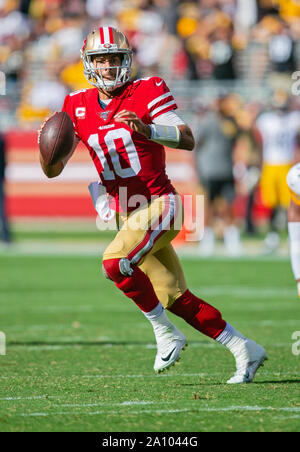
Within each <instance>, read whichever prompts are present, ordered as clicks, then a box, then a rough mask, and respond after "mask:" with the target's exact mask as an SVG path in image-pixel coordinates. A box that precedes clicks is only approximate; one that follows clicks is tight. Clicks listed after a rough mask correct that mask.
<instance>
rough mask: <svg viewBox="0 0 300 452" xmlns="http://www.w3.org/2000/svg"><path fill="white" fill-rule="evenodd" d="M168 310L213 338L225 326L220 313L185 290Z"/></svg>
mask: <svg viewBox="0 0 300 452" xmlns="http://www.w3.org/2000/svg"><path fill="white" fill-rule="evenodd" d="M168 309H169V311H171V312H173V314H176V315H178V316H179V317H181V318H183V319H184V320H185V321H186V322H187V323H189V324H190V325H192V326H193V327H194V328H196V330H199V331H201V333H203V334H205V335H206V336H209V337H211V338H213V339H215V338H216V337H218V336H219V334H220V333H222V331H223V330H224V328H225V326H226V322H225V320H223V319H222V316H221V313H220V312H219V311H218V310H217V309H215V308H214V307H213V306H211V305H210V304H208V303H206V302H205V301H204V300H201V298H198V297H196V296H195V295H193V294H192V293H191V292H190V291H189V290H186V291H185V292H184V294H183V295H181V297H179V298H177V300H176V301H175V302H174V303H173V304H172V306H171V307H170V308H168Z"/></svg>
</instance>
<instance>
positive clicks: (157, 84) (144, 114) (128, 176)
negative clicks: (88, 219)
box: [63, 77, 177, 211]
mask: <svg viewBox="0 0 300 452" xmlns="http://www.w3.org/2000/svg"><path fill="white" fill-rule="evenodd" d="M176 108H177V105H176V102H175V100H174V97H173V96H172V94H171V92H170V90H169V89H168V87H167V85H166V83H165V82H164V81H163V80H162V79H161V78H159V77H149V78H144V79H140V80H136V81H132V82H128V83H127V84H126V85H125V86H124V87H122V89H121V90H119V91H118V93H117V95H116V96H115V97H114V98H113V99H112V100H111V102H110V103H109V104H108V105H107V106H106V108H104V109H103V108H102V107H101V106H100V103H99V98H98V89H97V88H92V89H84V90H79V91H76V92H74V93H71V94H69V95H68V96H67V97H66V98H65V102H64V106H63V111H66V112H67V113H68V114H69V115H70V117H71V119H72V121H73V123H74V127H75V133H76V135H77V136H78V138H80V139H81V140H82V142H83V143H84V144H85V145H86V147H87V148H88V150H89V152H90V155H91V157H92V159H93V162H94V164H95V166H96V168H97V171H98V173H99V176H100V178H101V182H102V183H103V185H104V186H105V187H106V190H107V193H108V194H109V195H110V196H112V197H113V198H114V200H115V206H114V208H115V209H116V210H117V211H126V210H127V211H130V210H133V209H134V208H136V207H137V206H136V205H133V206H132V205H131V206H130V205H129V206H128V201H129V198H130V197H131V196H133V195H143V196H145V197H146V199H147V200H150V198H151V196H154V195H155V196H161V195H163V194H167V193H170V192H174V188H173V186H172V184H171V182H170V180H169V179H168V176H167V175H166V171H165V150H164V147H163V146H161V145H160V144H158V143H155V142H153V141H150V140H148V139H147V138H146V137H145V136H144V135H141V134H140V133H137V132H134V131H133V130H132V129H131V128H130V127H128V126H127V125H126V124H123V123H119V122H115V121H114V115H115V114H116V113H117V112H119V111H121V110H129V111H133V112H135V113H136V114H137V115H138V116H139V118H141V120H142V121H143V122H144V123H145V124H151V123H152V122H153V119H154V118H156V117H157V116H159V115H161V114H162V113H165V112H167V111H169V110H174V109H176ZM120 187H126V188H127V196H126V197H124V195H122V197H121V199H120V198H119V189H120ZM124 203H126V205H124Z"/></svg>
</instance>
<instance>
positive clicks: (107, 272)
mask: <svg viewBox="0 0 300 452" xmlns="http://www.w3.org/2000/svg"><path fill="white" fill-rule="evenodd" d="M119 262H120V259H106V260H104V261H103V263H102V272H103V275H104V276H105V278H107V279H111V280H112V281H118V280H119V278H120V277H121V273H120V266H119Z"/></svg>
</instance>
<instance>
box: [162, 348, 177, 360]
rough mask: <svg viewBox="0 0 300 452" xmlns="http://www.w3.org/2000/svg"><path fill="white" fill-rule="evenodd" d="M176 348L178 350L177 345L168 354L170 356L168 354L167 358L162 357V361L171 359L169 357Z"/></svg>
mask: <svg viewBox="0 0 300 452" xmlns="http://www.w3.org/2000/svg"><path fill="white" fill-rule="evenodd" d="M174 350H176V347H174V348H173V350H172V351H171V352H170V353H169V354H168V356H166V357H165V358H163V357H162V358H161V359H162V361H169V359H170V358H171V355H172V353H173V352H174Z"/></svg>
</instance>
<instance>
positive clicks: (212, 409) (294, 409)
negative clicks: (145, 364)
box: [17, 405, 300, 417]
mask: <svg viewBox="0 0 300 452" xmlns="http://www.w3.org/2000/svg"><path fill="white" fill-rule="evenodd" d="M191 411H192V412H193V413H194V414H197V413H203V412H206V413H208V412H217V413H222V412H249V411H251V412H256V411H259V412H260V411H272V412H281V411H283V412H289V413H299V412H300V407H270V406H267V407H261V406H257V405H254V406H249V405H246V406H228V407H190V408H181V409H158V410H157V409H154V410H149V409H146V410H138V411H136V410H135V411H131V410H129V411H128V410H126V411H125V412H124V414H127V415H140V414H163V413H167V414H172V413H184V412H191ZM76 414H77V415H80V416H83V415H86V416H96V415H105V416H111V415H117V416H120V414H121V413H120V411H119V410H117V411H114V410H113V411H107V410H103V411H90V412H82V411H80V412H74V411H61V412H52V413H46V412H41V413H19V414H17V416H23V417H29V416H31V417H35V416H36V417H39V416H70V415H73V416H74V415H76Z"/></svg>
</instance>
